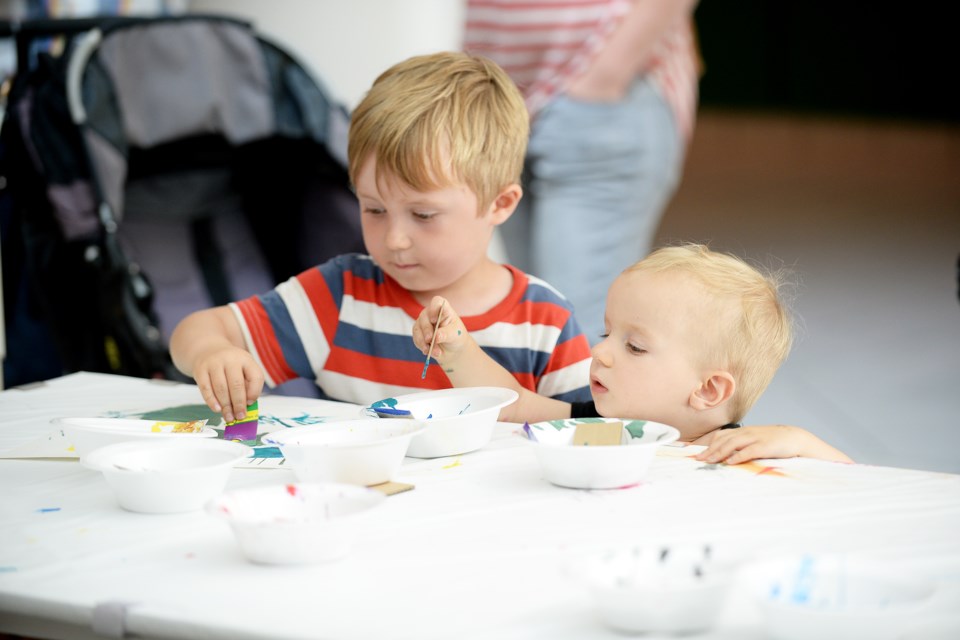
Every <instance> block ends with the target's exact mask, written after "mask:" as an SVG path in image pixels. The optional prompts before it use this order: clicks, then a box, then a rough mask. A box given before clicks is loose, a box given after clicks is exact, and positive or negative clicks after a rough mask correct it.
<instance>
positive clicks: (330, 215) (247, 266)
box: [2, 15, 363, 382]
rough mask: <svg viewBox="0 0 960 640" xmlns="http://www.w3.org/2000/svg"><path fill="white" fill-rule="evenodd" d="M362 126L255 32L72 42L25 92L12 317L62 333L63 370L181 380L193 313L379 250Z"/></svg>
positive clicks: (161, 28) (122, 28)
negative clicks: (180, 336)
mask: <svg viewBox="0 0 960 640" xmlns="http://www.w3.org/2000/svg"><path fill="white" fill-rule="evenodd" d="M61 22H64V23H70V21H61ZM65 26H69V24H66V25H65ZM88 26H89V25H88ZM18 37H19V34H18ZM347 126H348V115H347V113H346V111H345V110H344V109H343V108H342V107H340V106H338V105H336V104H335V103H333V102H332V101H331V100H330V99H329V98H328V96H327V93H326V91H325V90H324V89H323V87H322V86H321V85H320V84H319V83H318V82H317V81H316V80H315V79H313V78H312V77H311V76H310V74H309V73H308V72H307V71H306V70H305V69H304V68H303V66H302V65H300V64H299V63H297V62H296V61H295V60H294V58H293V57H292V56H291V55H290V54H288V53H286V52H284V51H283V50H282V49H280V48H279V47H278V46H277V45H275V44H273V43H270V42H269V41H267V40H265V39H264V38H262V37H261V36H258V35H257V34H256V33H255V32H254V31H253V29H252V28H251V27H250V25H248V24H246V23H243V22H240V21H237V20H233V19H229V18H225V17H219V16H197V15H189V16H179V17H172V18H127V19H108V20H104V21H103V22H102V23H98V24H96V25H95V26H94V27H93V28H87V29H84V30H82V31H80V32H79V33H75V34H73V35H72V37H71V39H70V45H69V47H68V48H67V52H66V53H65V54H64V55H63V56H62V57H61V58H60V59H57V60H54V59H49V58H48V59H45V60H42V61H41V64H38V65H37V68H36V69H35V70H33V71H31V72H30V73H25V74H24V73H18V75H17V78H16V79H15V82H14V86H13V89H12V91H11V96H10V101H9V106H8V117H7V121H6V122H5V123H4V127H3V129H4V130H3V135H2V140H3V157H4V172H5V175H6V176H7V178H8V188H9V191H10V194H11V196H12V207H11V212H12V213H11V217H10V221H9V224H8V225H7V226H8V227H9V231H8V232H5V233H4V247H3V256H4V281H5V282H4V285H5V300H7V301H8V302H7V307H8V308H7V315H8V317H9V316H10V315H11V314H15V313H18V312H19V313H29V314H32V315H33V317H34V319H35V320H36V321H37V322H40V323H42V324H44V325H45V326H46V327H48V329H49V332H50V334H51V336H52V337H53V339H54V342H55V344H56V345H57V352H58V355H59V357H60V359H61V366H62V368H63V370H64V371H78V370H88V371H104V372H112V373H123V374H127V375H137V376H147V377H166V378H178V377H179V374H178V373H177V372H176V371H175V370H174V368H173V367H172V364H171V362H170V358H169V354H168V351H167V346H166V345H167V341H168V340H169V336H170V333H171V331H172V330H173V327H174V326H175V325H176V324H177V322H179V321H180V320H181V319H182V318H183V317H184V316H186V315H187V314H189V313H190V312H192V311H195V310H198V309H202V308H207V307H210V306H213V305H220V304H225V303H227V302H229V301H231V300H235V299H239V298H242V297H246V296H249V295H252V294H254V293H258V292H263V291H266V290H268V289H270V288H271V287H273V286H274V285H276V284H277V283H279V282H281V281H283V280H286V279H287V278H289V277H291V276H293V275H295V274H296V273H299V272H300V271H302V270H304V269H306V268H309V267H310V266H313V265H315V264H319V263H321V262H323V261H325V260H327V259H329V258H331V257H333V256H335V255H337V254H340V253H346V252H353V251H363V244H362V239H361V236H360V229H359V219H358V216H357V204H356V200H355V198H354V197H353V195H352V192H351V191H350V186H349V181H348V178H347V173H346V169H345V166H346V157H345V156H346V130H347ZM16 243H19V245H20V246H19V247H11V249H12V250H11V249H8V245H13V244H16ZM18 249H19V250H18ZM8 253H9V254H10V255H11V256H13V257H12V258H11V259H14V258H16V257H17V256H18V255H19V256H21V258H22V261H23V263H24V264H23V266H22V268H19V269H18V268H17V265H11V266H12V267H13V268H12V269H11V268H10V267H8V264H9V260H8ZM8 271H9V273H8ZM24 286H25V287H27V288H28V290H29V295H28V296H26V297H27V298H28V301H27V303H26V304H24V303H23V302H22V299H23V298H24V296H23V295H22V293H23V292H22V291H18V289H19V288H22V287H24ZM10 288H12V289H13V293H11V291H10ZM18 299H19V300H21V302H20V303H18V302H17V300H18ZM11 305H12V308H11ZM14 326H16V322H14V323H12V324H11V323H10V322H8V328H9V327H14ZM9 342H10V349H9V358H10V359H11V360H12V361H14V362H13V363H15V361H16V355H17V354H16V353H15V352H16V349H15V346H16V340H15V336H10V340H9ZM7 371H8V374H7V380H8V382H11V378H16V375H15V372H11V371H10V370H9V368H8V370H7ZM11 374H13V375H11Z"/></svg>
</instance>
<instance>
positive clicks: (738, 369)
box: [626, 244, 793, 422]
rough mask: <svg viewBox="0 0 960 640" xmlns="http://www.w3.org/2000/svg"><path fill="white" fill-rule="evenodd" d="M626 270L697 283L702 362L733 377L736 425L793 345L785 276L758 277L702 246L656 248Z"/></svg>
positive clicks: (740, 263) (734, 260) (736, 260)
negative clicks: (702, 321)
mask: <svg viewBox="0 0 960 640" xmlns="http://www.w3.org/2000/svg"><path fill="white" fill-rule="evenodd" d="M626 271H647V272H668V271H669V272H676V273H682V274H684V275H686V276H688V277H690V278H693V279H694V281H696V282H697V283H699V284H700V285H701V287H702V289H703V291H704V295H705V297H706V298H707V299H706V300H704V303H705V307H704V309H705V310H706V312H707V314H708V316H707V317H706V318H705V326H704V335H705V337H706V340H705V342H704V343H703V344H704V345H705V352H704V353H703V354H702V360H701V364H704V365H706V366H708V367H720V368H723V369H725V370H727V371H729V372H730V373H731V374H732V375H733V377H734V379H735V380H736V389H735V391H734V395H733V397H732V398H731V402H730V409H731V417H730V421H731V422H739V421H740V420H741V419H742V418H743V416H744V415H746V413H747V411H749V410H750V408H751V407H752V406H753V405H754V403H755V402H756V401H757V399H758V398H759V397H760V395H761V394H762V393H763V391H764V389H766V388H767V385H768V384H770V381H771V380H772V379H773V376H774V374H775V373H776V372H777V369H778V368H779V367H780V365H781V364H782V363H783V361H784V360H785V359H786V357H787V354H788V353H790V347H791V345H792V344H793V323H792V320H791V317H790V313H789V311H788V309H787V306H786V303H785V302H784V300H783V297H782V295H781V289H782V287H783V286H784V284H785V283H786V273H785V272H784V271H779V272H772V271H771V272H769V273H762V272H761V271H759V270H758V269H756V268H754V267H752V266H750V265H749V264H747V263H746V262H744V261H743V260H741V259H740V258H738V257H736V256H733V255H730V254H726V253H720V252H717V251H713V250H711V249H710V248H708V247H706V246H705V245H701V244H684V245H680V246H672V247H663V248H660V249H657V250H656V251H654V252H653V253H651V254H650V255H649V256H647V257H646V258H644V259H643V260H641V261H640V262H637V263H636V264H634V265H633V266H631V267H629V268H627V270H626ZM710 328H714V329H715V331H712V332H710V331H709V329H710Z"/></svg>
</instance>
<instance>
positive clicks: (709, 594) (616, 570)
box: [574, 544, 735, 633]
mask: <svg viewBox="0 0 960 640" xmlns="http://www.w3.org/2000/svg"><path fill="white" fill-rule="evenodd" d="M734 568H735V566H734V565H732V564H730V563H726V562H718V561H717V558H716V554H715V552H714V551H711V547H710V546H709V545H705V544H697V545H693V544H680V545H678V544H669V545H633V546H622V547H617V548H614V549H609V550H607V551H605V552H603V553H600V554H597V555H595V556H592V557H590V558H588V559H586V560H584V561H583V562H581V563H580V565H578V566H577V567H576V568H575V569H574V573H575V574H576V575H577V577H579V579H580V580H581V581H582V583H583V584H584V586H586V588H587V589H588V591H589V592H590V594H591V596H592V599H593V601H594V605H595V607H596V611H597V614H598V616H599V617H600V619H601V620H602V621H603V622H604V623H605V624H606V625H607V626H609V627H612V628H613V629H616V630H618V631H625V632H628V633H699V632H703V631H706V630H708V629H710V628H711V627H712V626H713V625H714V623H715V622H716V619H717V617H718V615H719V613H720V610H721V608H722V606H723V603H724V600H725V599H726V597H727V593H728V592H729V590H730V585H731V583H732V578H733V575H734Z"/></svg>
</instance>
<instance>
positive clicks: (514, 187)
mask: <svg viewBox="0 0 960 640" xmlns="http://www.w3.org/2000/svg"><path fill="white" fill-rule="evenodd" d="M522 197H523V189H522V188H521V187H520V185H519V184H516V183H514V184H511V185H507V186H506V187H504V188H503V189H502V190H501V191H500V193H498V194H497V197H496V198H494V199H493V202H492V203H491V204H490V208H489V209H488V210H487V213H488V214H489V215H490V221H491V222H493V224H495V225H500V224H503V223H504V222H506V221H507V219H508V218H510V216H511V215H513V212H514V211H515V210H516V209H517V204H519V202H520V198H522Z"/></svg>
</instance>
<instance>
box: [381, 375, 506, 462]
mask: <svg viewBox="0 0 960 640" xmlns="http://www.w3.org/2000/svg"><path fill="white" fill-rule="evenodd" d="M518 397H519V394H518V393H517V392H516V391H514V390H513V389H506V388H501V387H461V388H458V389H439V390H436V391H424V392H422V393H411V394H407V395H403V396H397V397H396V398H384V399H383V400H380V401H378V402H375V403H373V404H372V405H370V406H369V407H367V409H365V411H366V412H367V413H371V412H374V410H375V408H379V407H388V408H392V409H400V410H407V411H409V412H410V413H411V414H412V415H413V417H414V418H415V419H417V420H422V421H423V422H424V424H425V425H426V427H427V429H426V431H424V432H423V433H421V434H420V435H418V436H417V437H415V438H414V439H413V442H411V443H410V448H409V449H408V450H407V455H408V456H410V457H411V458H442V457H444V456H455V455H459V454H461V453H469V452H471V451H476V450H477V449H481V448H483V447H484V446H486V445H487V443H489V442H490V438H491V437H492V436H493V428H494V426H495V425H496V424H497V418H498V417H499V415H500V409H502V408H503V407H505V406H507V405H508V404H510V403H512V402H516V400H517V398H518ZM381 419H382V418H381Z"/></svg>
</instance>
